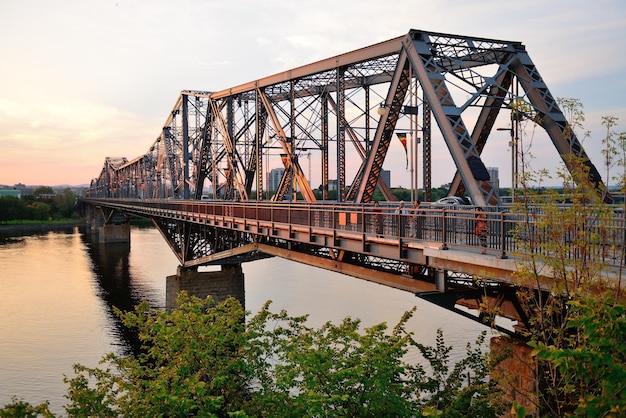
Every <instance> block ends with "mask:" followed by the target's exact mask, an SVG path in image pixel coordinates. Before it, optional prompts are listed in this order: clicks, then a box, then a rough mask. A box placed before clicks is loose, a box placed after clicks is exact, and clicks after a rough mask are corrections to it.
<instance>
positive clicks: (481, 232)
mask: <svg viewBox="0 0 626 418" xmlns="http://www.w3.org/2000/svg"><path fill="white" fill-rule="evenodd" d="M476 212H477V213H476V227H475V228H474V233H475V234H476V235H478V239H479V240H480V246H481V247H482V248H483V249H482V252H481V254H487V234H488V233H489V225H487V214H486V213H485V212H484V211H483V210H482V208H476Z"/></svg>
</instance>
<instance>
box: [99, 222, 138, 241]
mask: <svg viewBox="0 0 626 418" xmlns="http://www.w3.org/2000/svg"><path fill="white" fill-rule="evenodd" d="M98 242H99V243H100V244H106V243H111V242H130V224H127V223H126V224H119V225H115V224H106V225H102V226H101V227H100V228H98Z"/></svg>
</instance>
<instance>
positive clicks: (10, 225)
mask: <svg viewBox="0 0 626 418" xmlns="http://www.w3.org/2000/svg"><path fill="white" fill-rule="evenodd" d="M85 225H87V223H86V222H85V221H84V220H81V219H59V220H52V221H36V220H16V221H9V222H7V223H1V224H0V233H2V232H31V231H54V230H58V229H65V228H73V227H75V226H85Z"/></svg>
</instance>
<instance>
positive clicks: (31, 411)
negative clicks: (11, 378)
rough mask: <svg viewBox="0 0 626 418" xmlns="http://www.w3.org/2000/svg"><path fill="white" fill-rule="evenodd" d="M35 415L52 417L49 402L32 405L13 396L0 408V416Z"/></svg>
mask: <svg viewBox="0 0 626 418" xmlns="http://www.w3.org/2000/svg"><path fill="white" fill-rule="evenodd" d="M36 417H54V415H53V414H52V413H51V412H50V409H49V404H48V403H47V402H46V403H42V404H40V405H37V406H33V405H31V404H29V403H28V402H26V401H24V400H21V399H17V398H15V397H13V399H11V402H10V403H8V404H6V405H4V407H3V408H2V409H0V418H36Z"/></svg>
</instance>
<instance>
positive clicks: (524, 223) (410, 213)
mask: <svg viewBox="0 0 626 418" xmlns="http://www.w3.org/2000/svg"><path fill="white" fill-rule="evenodd" d="M86 200H87V201H89V200H90V199H86ZM93 202H96V203H97V202H100V203H104V204H108V205H111V206H112V207H117V208H119V209H123V210H127V211H129V212H131V213H135V214H138V215H145V216H160V217H164V218H167V217H171V218H172V219H179V220H186V221H189V222H195V223H206V222H207V221H208V220H209V219H213V220H215V219H220V220H222V221H225V222H227V223H230V224H245V223H248V224H251V223H253V222H254V223H257V224H259V223H263V224H265V225H271V226H275V225H282V226H283V227H284V228H298V227H306V228H309V229H316V230H328V231H332V233H335V234H336V233H337V232H346V233H358V234H360V235H362V236H363V239H364V240H365V239H366V238H367V239H373V238H385V239H390V240H399V241H402V242H405V243H406V242H411V241H415V242H419V241H427V242H430V243H436V245H437V246H438V247H439V248H443V249H447V248H449V247H454V248H466V249H468V250H471V249H476V248H480V247H481V242H480V237H479V235H478V234H476V232H475V226H476V223H477V212H476V211H475V210H474V208H472V207H468V208H462V209H447V208H430V207H428V206H424V207H419V208H418V209H417V210H412V209H410V208H407V209H406V210H407V213H398V208H397V207H395V206H394V207H392V206H380V207H375V206H373V205H371V204H337V203H336V202H329V203H304V202H260V201H259V202H256V201H249V202H230V201H196V200H161V199H156V200H146V201H142V200H134V199H127V200H126V199H95V200H93ZM483 213H484V214H485V221H486V224H487V227H488V232H487V233H486V234H485V235H486V246H487V249H488V251H489V253H490V254H494V255H498V256H500V257H502V258H505V257H507V256H508V255H509V254H510V253H515V252H517V251H525V252H527V251H529V247H530V250H531V251H532V250H533V249H532V244H533V243H545V242H547V240H550V239H552V236H553V235H552V234H551V231H550V230H549V229H546V227H545V226H543V225H542V224H540V222H539V218H538V216H537V214H531V215H528V216H527V215H525V214H521V213H512V212H499V211H487V212H483ZM330 233H331V232H329V234H330ZM584 233H585V234H586V236H588V238H589V242H590V244H591V245H590V246H589V248H591V249H592V250H591V251H589V256H591V257H592V258H593V259H594V260H600V261H602V262H604V263H606V264H609V265H619V264H621V263H622V262H623V256H622V251H623V248H624V241H625V235H626V230H625V221H624V217H623V215H622V214H621V213H616V215H615V217H614V219H612V221H611V222H610V223H609V224H608V225H606V224H600V223H598V222H597V221H595V220H591V219H590V220H589V221H588V222H586V224H585V232H584ZM570 235H571V239H570V240H569V245H570V248H571V254H570V255H571V257H576V256H577V254H576V251H579V250H578V249H577V248H576V245H575V243H574V238H575V237H574V232H572V233H571V234H570ZM561 236H562V237H564V238H563V239H564V240H565V241H567V240H568V238H567V237H568V234H567V233H565V234H561ZM578 237H580V235H578ZM567 244H568V243H567V242H565V243H564V245H566V246H567ZM542 248H543V249H538V250H537V251H546V250H545V247H542ZM566 252H567V250H566Z"/></svg>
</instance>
